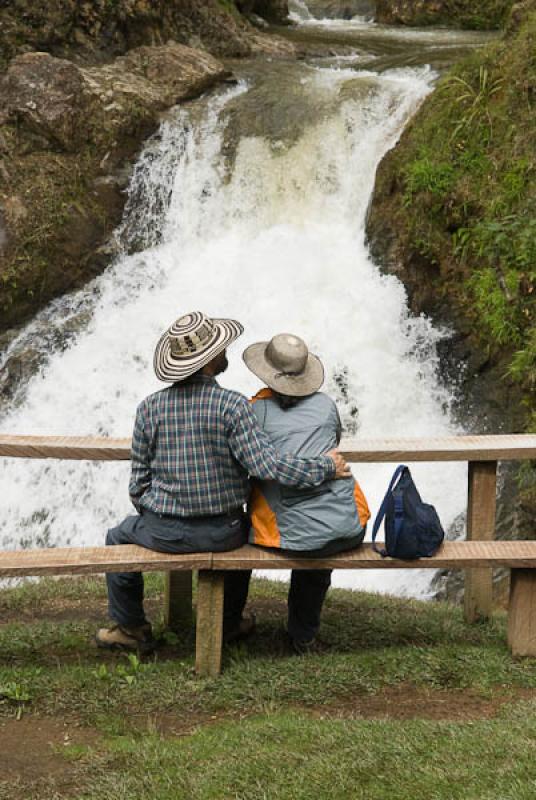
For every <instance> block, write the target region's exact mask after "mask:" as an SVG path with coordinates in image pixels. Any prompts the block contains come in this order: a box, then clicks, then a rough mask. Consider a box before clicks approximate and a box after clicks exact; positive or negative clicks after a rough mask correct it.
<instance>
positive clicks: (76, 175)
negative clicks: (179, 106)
mask: <svg viewBox="0 0 536 800" xmlns="http://www.w3.org/2000/svg"><path fill="white" fill-rule="evenodd" d="M227 75H228V72H227V70H226V68H225V67H224V66H223V65H222V64H221V63H220V62H219V61H217V60H216V59H215V58H214V57H213V56H211V55H210V54H209V53H207V52H206V51H204V50H195V49H193V48H191V47H188V46H186V45H181V44H177V43H176V42H169V43H168V44H165V45H160V46H155V47H147V46H141V47H139V48H135V49H133V50H131V51H130V52H129V53H128V54H127V55H125V56H121V57H119V58H117V59H115V60H113V61H112V62H111V63H109V64H105V65H102V66H92V67H83V66H79V65H76V64H74V63H73V62H70V61H67V60H66V59H62V58H56V57H54V56H52V55H50V54H48V53H24V54H22V55H19V56H17V57H16V58H15V59H14V60H13V61H12V62H11V64H10V65H9V68H8V70H7V73H6V74H5V76H4V77H3V79H2V80H0V109H2V111H1V118H0V317H1V321H0V332H1V331H2V330H5V329H6V328H8V327H10V326H12V325H14V324H17V323H20V322H22V321H23V320H24V319H25V318H27V317H28V316H30V315H31V314H32V313H34V312H35V311H36V310H37V309H38V308H40V307H41V306H43V304H45V303H46V302H47V301H49V300H51V299H52V298H53V297H55V296H57V295H59V294H62V293H64V292H65V291H69V290H71V289H73V288H75V287H77V286H80V285H81V284H83V283H85V282H87V281H88V280H90V279H91V278H92V277H94V275H95V274H98V273H99V272H100V271H102V269H103V268H104V267H105V266H106V263H107V260H106V258H104V257H103V252H104V251H103V245H104V243H105V242H106V241H107V239H108V238H109V236H110V234H111V232H112V231H113V229H114V228H115V226H116V225H118V224H119V222H120V219H121V215H122V210H123V206H124V201H125V193H124V190H125V187H126V182H127V181H128V176H129V165H130V164H131V162H132V159H133V158H134V157H135V156H136V154H137V152H138V150H139V147H140V145H141V143H142V142H143V140H144V139H145V138H146V137H147V136H148V135H150V134H151V133H152V132H153V131H154V130H155V129H156V127H157V126H158V123H159V120H160V113H161V112H162V111H164V110H165V109H167V108H169V107H170V106H173V105H175V104H176V103H177V102H180V101H182V100H185V99H187V98H191V97H194V96H196V95H199V94H200V93H202V92H203V91H205V90H206V89H208V88H209V87H211V86H212V85H213V84H215V83H216V82H218V81H219V80H220V79H222V78H224V77H225V76H227Z"/></svg>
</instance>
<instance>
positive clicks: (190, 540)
mask: <svg viewBox="0 0 536 800" xmlns="http://www.w3.org/2000/svg"><path fill="white" fill-rule="evenodd" d="M248 529H249V522H248V520H247V517H246V515H245V514H244V512H243V511H242V509H237V510H236V511H232V512H230V513H229V514H219V515H217V516H206V517H169V516H165V515H161V514H154V513H153V512H152V511H148V510H146V509H143V510H142V513H141V514H135V515H132V516H129V517H126V518H125V519H124V520H123V522H121V523H120V525H118V526H117V527H116V528H110V530H109V531H108V534H107V536H106V544H107V545H115V544H138V545H141V547H146V548H147V549H148V550H156V551H157V552H159V553H206V552H222V551H224V550H234V549H235V548H236V547H241V546H242V545H243V544H245V542H246V540H247V533H248ZM250 576H251V572H250V571H248V570H245V571H241V570H238V571H236V572H235V571H233V572H228V573H226V575H225V601H224V612H223V617H224V630H232V629H233V628H234V627H235V626H237V625H238V624H239V623H240V620H241V618H242V612H243V610H244V606H245V604H246V601H247V596H248V588H249V579H250ZM106 582H107V586H108V613H109V615H110V617H111V619H113V620H114V622H117V623H119V625H124V626H126V627H127V628H130V627H132V628H136V627H138V626H140V625H144V624H145V623H146V622H147V620H146V618H145V612H144V610H143V575H142V574H141V572H108V573H107V575H106Z"/></svg>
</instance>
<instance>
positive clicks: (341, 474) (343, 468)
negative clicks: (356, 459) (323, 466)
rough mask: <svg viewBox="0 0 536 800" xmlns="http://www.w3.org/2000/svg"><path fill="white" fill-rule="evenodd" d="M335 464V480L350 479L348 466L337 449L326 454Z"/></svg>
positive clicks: (350, 474)
mask: <svg viewBox="0 0 536 800" xmlns="http://www.w3.org/2000/svg"><path fill="white" fill-rule="evenodd" d="M326 455H327V456H329V457H330V458H331V459H332V460H333V461H334V462H335V478H351V477H352V473H351V471H350V465H349V464H347V463H346V461H345V460H344V458H343V457H342V456H341V454H340V453H339V451H338V450H337V448H334V449H333V450H330V451H329V453H326Z"/></svg>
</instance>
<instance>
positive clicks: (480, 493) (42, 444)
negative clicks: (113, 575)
mask: <svg viewBox="0 0 536 800" xmlns="http://www.w3.org/2000/svg"><path fill="white" fill-rule="evenodd" d="M340 449H341V452H342V454H343V455H344V457H345V458H346V459H347V460H348V461H350V462H353V463H371V462H397V463H401V462H414V461H466V462H468V463H469V480H468V500H467V539H471V540H490V539H493V538H494V536H495V509H496V491H497V462H498V461H521V460H528V459H535V458H536V435H528V434H527V435H522V434H520V435H502V436H447V437H439V438H417V439H416V438H412V439H405V438H403V439H355V440H343V441H342V443H341V446H340ZM0 456H6V457H11V458H59V459H75V460H91V461H126V460H129V459H130V440H129V439H108V438H91V437H70V436H18V435H6V434H3V435H1V434H0ZM446 488H447V487H446ZM491 606H492V579H491V569H489V568H479V569H472V570H467V571H466V578H465V617H466V619H467V620H468V621H475V620H477V619H479V618H483V617H488V616H489V615H490V613H491ZM166 609H167V614H166V615H167V621H168V623H169V624H170V625H171V626H172V627H175V626H176V625H177V624H181V623H184V622H188V623H191V620H192V606H191V573H189V572H176V573H175V572H172V573H168V575H167V580H166Z"/></svg>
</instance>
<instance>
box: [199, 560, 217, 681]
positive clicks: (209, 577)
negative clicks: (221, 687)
mask: <svg viewBox="0 0 536 800" xmlns="http://www.w3.org/2000/svg"><path fill="white" fill-rule="evenodd" d="M223 593H224V573H223V572H219V571H216V570H208V569H203V570H199V573H198V581H197V628H196V637H195V671H196V672H197V674H198V675H200V676H201V677H210V678H215V677H216V675H219V674H220V671H221V651H222V644H223Z"/></svg>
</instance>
